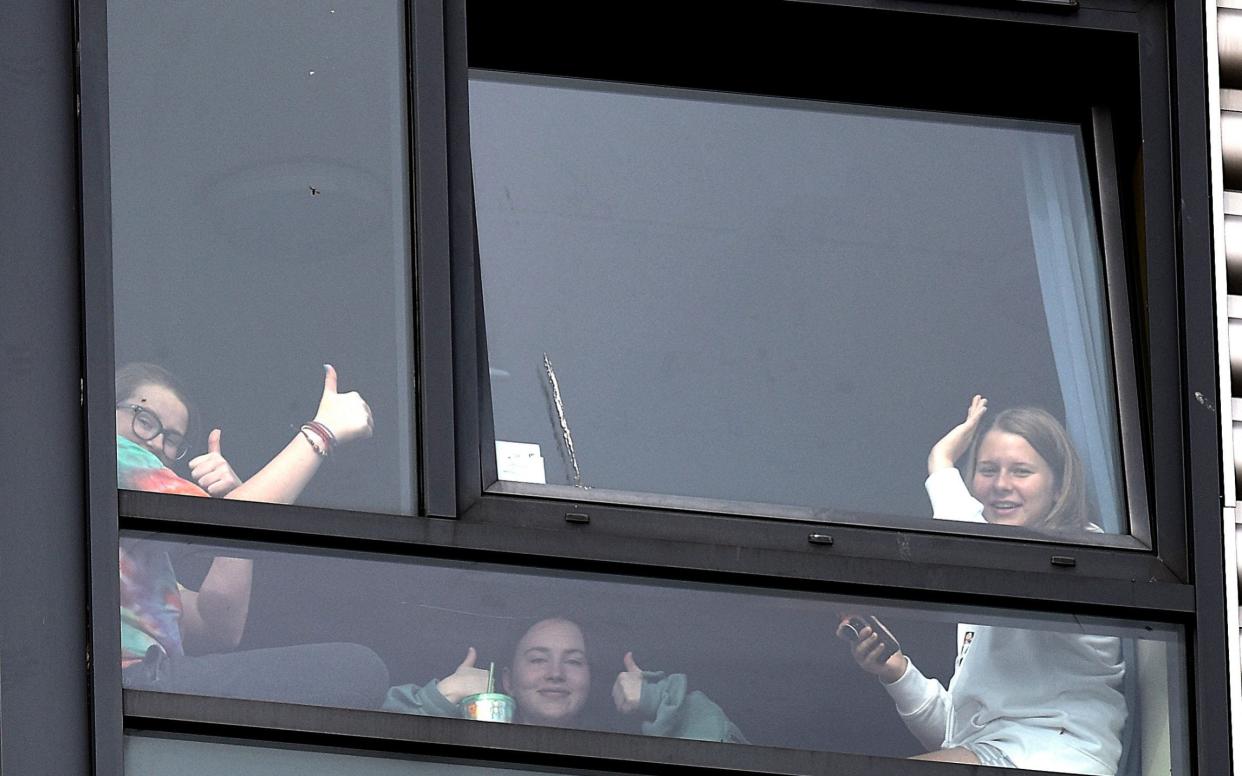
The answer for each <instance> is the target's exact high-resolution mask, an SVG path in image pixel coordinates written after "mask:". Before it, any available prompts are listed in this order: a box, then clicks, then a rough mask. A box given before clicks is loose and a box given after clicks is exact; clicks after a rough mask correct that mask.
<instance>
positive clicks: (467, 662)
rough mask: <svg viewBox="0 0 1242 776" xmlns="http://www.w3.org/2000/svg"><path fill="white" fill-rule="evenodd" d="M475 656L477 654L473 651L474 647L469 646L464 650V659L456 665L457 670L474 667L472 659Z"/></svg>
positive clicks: (473, 659)
mask: <svg viewBox="0 0 1242 776" xmlns="http://www.w3.org/2000/svg"><path fill="white" fill-rule="evenodd" d="M477 657H478V654H477V653H476V652H475V651H474V647H470V648H469V649H467V650H466V659H465V660H463V661H461V665H459V666H457V670H458V671H460V670H461V669H463V668H474V661H475V658H477Z"/></svg>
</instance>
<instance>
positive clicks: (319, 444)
mask: <svg viewBox="0 0 1242 776" xmlns="http://www.w3.org/2000/svg"><path fill="white" fill-rule="evenodd" d="M300 431H301V432H302V436H303V437H305V439H306V441H307V442H308V443H309V444H310V446H311V449H312V450H314V451H315V454H316V455H318V456H319V457H320V458H327V457H328V453H329V452H331V450H330V448H329V442H328V440H327V439H326V438H325V437H324V436H323V435H321V434H320V433H319V431H318V430H317V429H316V428H315V427H314V426H312V425H311V424H309V423H303V424H302V428H301V429H300Z"/></svg>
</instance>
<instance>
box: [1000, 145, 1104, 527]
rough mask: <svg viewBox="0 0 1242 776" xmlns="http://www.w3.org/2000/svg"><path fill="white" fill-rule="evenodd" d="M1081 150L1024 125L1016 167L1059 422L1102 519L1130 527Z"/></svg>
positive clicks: (1096, 240)
mask: <svg viewBox="0 0 1242 776" xmlns="http://www.w3.org/2000/svg"><path fill="white" fill-rule="evenodd" d="M1083 159H1085V155H1084V154H1083V153H1082V152H1081V150H1080V147H1079V145H1078V138H1077V137H1076V136H1074V135H1070V134H1053V133H1040V134H1038V135H1037V134H1035V133H1029V134H1027V135H1026V137H1025V138H1024V143H1023V151H1022V170H1023V175H1024V178H1025V182H1026V196H1027V205H1028V209H1029V211H1030V217H1031V237H1032V239H1033V240H1034V243H1035V263H1036V266H1037V267H1038V270H1039V285H1040V289H1041V291H1042V292H1043V297H1044V312H1045V314H1046V316H1047V318H1048V334H1049V336H1050V338H1051V341H1052V354H1053V358H1054V360H1055V363H1056V368H1057V376H1058V378H1059V379H1060V382H1061V394H1062V397H1063V399H1064V401H1065V421H1066V423H1065V425H1066V430H1067V431H1068V432H1069V435H1070V439H1071V440H1073V442H1074V445H1075V447H1076V448H1077V450H1078V453H1079V455H1080V456H1081V458H1082V461H1083V466H1084V467H1085V470H1086V477H1087V484H1088V491H1089V495H1090V497H1091V499H1092V502H1093V503H1094V504H1095V506H1096V507H1097V509H1098V510H1099V511H1098V517H1097V522H1099V524H1100V527H1101V528H1103V529H1104V530H1105V531H1107V532H1109V533H1119V532H1122V531H1127V532H1128V530H1129V521H1128V519H1126V516H1125V515H1124V514H1123V512H1122V506H1123V504H1124V503H1125V502H1124V500H1123V496H1122V492H1121V482H1120V467H1119V465H1118V464H1119V460H1118V459H1119V455H1118V449H1117V448H1118V442H1119V439H1120V435H1119V433H1118V428H1117V415H1116V393H1115V391H1114V390H1113V370H1112V359H1111V358H1110V352H1111V351H1110V347H1109V344H1110V341H1109V336H1108V320H1107V317H1106V311H1105V304H1104V289H1103V279H1102V278H1103V270H1104V262H1103V260H1102V257H1101V255H1100V248H1099V237H1098V232H1097V230H1096V223H1095V218H1094V216H1093V213H1094V207H1093V205H1092V200H1091V196H1090V189H1089V188H1088V183H1087V179H1086V176H1085V170H1084V168H1083V161H1082V160H1083Z"/></svg>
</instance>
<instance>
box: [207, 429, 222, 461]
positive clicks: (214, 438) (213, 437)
mask: <svg viewBox="0 0 1242 776" xmlns="http://www.w3.org/2000/svg"><path fill="white" fill-rule="evenodd" d="M207 452H209V453H216V454H217V455H218V454H219V453H220V429H218V428H213V429H212V430H211V433H210V434H208V435H207Z"/></svg>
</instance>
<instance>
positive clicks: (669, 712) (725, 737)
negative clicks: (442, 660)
mask: <svg viewBox="0 0 1242 776" xmlns="http://www.w3.org/2000/svg"><path fill="white" fill-rule="evenodd" d="M643 679H644V682H643V690H642V695H641V696H640V697H639V700H638V714H639V716H640V717H641V718H642V720H643V721H642V733H643V735H645V736H664V737H667V738H686V739H694V740H697V741H723V742H726V743H731V744H745V743H749V742H748V741H747V740H746V737H745V736H744V735H742V731H741V730H738V728H737V725H734V724H733V723H732V722H731V721H730V720H729V718H728V717H727V716H725V713H724V710H723V709H721V708H720V707H719V706H718V705H716V703H715V701H713V700H712V699H711V698H708V697H707V696H706V695H704V694H703V693H701V692H699V691H698V690H694V691H691V692H687V691H686V675H685V674H667V675H666V674H665V673H664V672H662V671H643ZM384 710H385V711H397V712H401V713H403V714H417V715H420V716H424V717H460V716H461V710H460V709H459V708H458V707H457V705H456V704H454V703H451V702H449V700H448V698H445V697H444V696H443V695H442V694H441V693H440V690H439V688H438V687H436V682H435V680H432V681H431V682H428V683H427V684H425V685H423V686H422V687H419V686H418V685H413V684H403V685H399V686H397V687H392V688H390V689H389V690H388V697H387V698H386V699H385V700H384Z"/></svg>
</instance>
